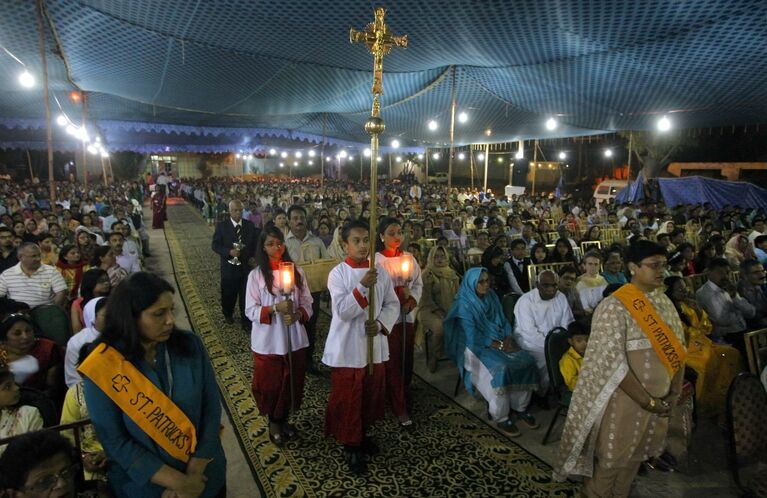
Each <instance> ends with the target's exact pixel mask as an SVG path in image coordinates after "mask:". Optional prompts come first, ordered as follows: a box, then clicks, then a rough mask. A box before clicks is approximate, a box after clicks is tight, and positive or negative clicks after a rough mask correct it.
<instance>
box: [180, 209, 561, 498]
mask: <svg viewBox="0 0 767 498" xmlns="http://www.w3.org/2000/svg"><path fill="white" fill-rule="evenodd" d="M168 218H169V222H168V223H167V224H166V237H167V240H168V244H169V245H170V250H171V256H172V259H173V264H174V269H175V273H176V279H177V281H178V287H179V289H181V292H182V295H183V299H184V302H185V304H186V306H187V309H188V312H189V316H190V319H191V321H192V325H193V327H194V329H195V331H196V332H197V333H198V334H199V335H200V336H201V337H202V339H203V341H204V343H205V345H206V346H207V348H208V351H209V352H210V356H211V360H212V362H213V367H214V369H215V371H216V375H217V380H218V383H219V386H220V388H221V391H222V395H223V400H224V405H225V407H226V409H227V410H228V411H229V413H230V415H231V416H232V419H233V426H234V428H235V430H236V431H237V433H238V434H237V436H238V438H239V440H240V444H241V445H242V448H243V450H244V453H245V454H246V456H247V458H248V459H249V460H250V464H251V467H252V469H253V474H254V476H256V479H257V481H258V484H259V487H261V488H262V490H263V492H264V495H265V496H269V497H300V496H308V497H315V496H316V497H322V496H329V497H336V496H338V497H341V496H344V497H357V496H359V497H362V496H387V497H397V496H401V497H405V496H407V497H439V496H444V497H451V498H452V497H483V498H484V497H491V496H504V497H507V496H514V497H539V496H540V497H544V496H546V497H550V496H554V497H565V496H574V493H575V490H576V486H575V485H574V484H572V483H552V482H551V481H550V478H549V476H550V475H551V469H550V468H549V467H548V466H547V465H546V464H545V463H543V462H542V461H541V460H539V459H538V458H536V457H535V456H533V455H531V454H530V453H528V452H527V451H526V450H524V449H522V448H521V447H519V446H517V445H516V444H514V443H513V442H511V441H509V440H508V438H506V437H503V436H501V435H500V434H499V433H498V432H496V431H495V430H494V429H493V428H491V427H489V426H488V425H487V424H486V423H485V422H484V421H482V420H480V419H478V418H477V417H475V416H474V415H473V414H471V413H469V412H468V411H466V410H465V409H464V408H462V407H461V406H459V405H458V404H456V403H455V402H454V401H453V400H452V399H451V398H449V397H447V396H444V395H443V394H442V393H440V392H439V391H437V390H436V389H434V388H433V387H432V386H430V385H429V384H427V383H426V382H424V381H423V380H422V379H420V378H418V377H416V379H415V382H414V385H413V391H414V399H415V406H414V410H415V420H416V422H417V423H418V430H417V431H415V432H414V433H411V434H409V433H403V432H402V431H401V430H400V429H399V427H398V425H397V424H396V423H395V421H394V420H393V419H389V420H387V421H386V422H385V423H382V424H380V425H378V426H377V427H376V428H375V431H374V433H373V437H374V438H375V440H376V441H377V442H378V443H379V446H381V450H382V451H381V454H379V455H377V456H376V457H375V458H374V459H373V461H372V462H371V464H370V465H369V472H368V475H367V476H366V477H365V478H359V477H355V476H353V475H351V474H350V473H348V472H347V470H346V465H345V463H344V459H343V455H342V450H341V447H340V446H339V445H338V444H337V443H336V442H335V441H333V440H329V439H325V438H324V436H323V432H322V429H323V421H324V414H325V405H326V402H327V396H328V392H329V388H330V381H329V379H327V378H324V377H319V378H318V377H312V376H309V377H308V378H307V385H306V400H305V404H304V407H303V409H302V410H301V412H300V413H299V414H297V416H296V418H295V422H296V425H297V426H298V428H299V430H300V431H301V433H302V438H301V439H300V440H299V441H296V442H291V443H289V444H288V445H287V446H286V447H284V448H282V449H278V448H276V447H275V446H274V445H272V444H271V443H270V442H269V438H268V431H267V426H266V425H267V424H266V423H265V420H264V418H263V417H260V416H259V414H258V410H257V409H256V405H255V402H254V400H253V397H252V395H251V393H250V378H251V369H252V364H251V357H250V350H249V338H248V335H247V334H246V333H244V332H242V331H241V330H240V329H239V327H238V326H229V325H226V324H225V323H224V320H223V316H222V315H221V312H220V308H219V292H220V290H219V269H218V258H217V257H215V256H214V254H213V252H212V251H211V249H210V241H211V235H212V230H211V228H209V227H207V226H205V224H204V223H203V222H202V218H201V217H200V216H199V215H198V214H197V213H196V212H195V210H194V209H193V208H191V207H190V206H188V205H171V206H168ZM328 325H329V320H328V317H327V316H326V315H323V316H322V317H320V321H319V324H318V327H319V330H320V338H318V342H319V344H318V347H317V351H318V354H320V353H321V351H322V348H323V343H324V337H325V335H326V331H327V327H328Z"/></svg>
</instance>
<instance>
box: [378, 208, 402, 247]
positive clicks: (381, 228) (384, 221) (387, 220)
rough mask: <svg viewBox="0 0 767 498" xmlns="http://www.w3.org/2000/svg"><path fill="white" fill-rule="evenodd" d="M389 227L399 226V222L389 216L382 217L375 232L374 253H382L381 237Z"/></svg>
mask: <svg viewBox="0 0 767 498" xmlns="http://www.w3.org/2000/svg"><path fill="white" fill-rule="evenodd" d="M391 225H399V220H398V219H397V218H393V217H391V216H384V217H383V218H381V220H380V221H379V222H378V229H377V230H376V252H378V251H383V249H384V243H383V240H381V237H383V234H384V232H385V231H386V229H387V228H389V227H390V226H391Z"/></svg>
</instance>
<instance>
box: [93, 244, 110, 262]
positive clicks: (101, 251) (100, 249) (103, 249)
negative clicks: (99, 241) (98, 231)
mask: <svg viewBox="0 0 767 498" xmlns="http://www.w3.org/2000/svg"><path fill="white" fill-rule="evenodd" d="M111 250H112V247H111V246H96V249H94V250H93V257H92V258H91V266H101V258H103V257H104V256H106V255H107V253H108V252H109V251H111Z"/></svg>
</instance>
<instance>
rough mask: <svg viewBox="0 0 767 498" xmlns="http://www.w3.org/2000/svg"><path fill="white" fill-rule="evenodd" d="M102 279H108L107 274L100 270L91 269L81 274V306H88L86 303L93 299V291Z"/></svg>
mask: <svg viewBox="0 0 767 498" xmlns="http://www.w3.org/2000/svg"><path fill="white" fill-rule="evenodd" d="M102 277H107V278H109V274H108V273H107V272H105V271H104V270H102V269H101V268H91V269H90V270H88V271H86V272H85V273H83V279H82V281H81V282H80V295H81V296H82V297H83V302H82V303H81V306H85V305H86V304H88V301H90V300H91V299H93V298H94V297H95V296H94V295H93V291H94V289H95V288H96V285H97V284H98V283H99V279H101V278H102Z"/></svg>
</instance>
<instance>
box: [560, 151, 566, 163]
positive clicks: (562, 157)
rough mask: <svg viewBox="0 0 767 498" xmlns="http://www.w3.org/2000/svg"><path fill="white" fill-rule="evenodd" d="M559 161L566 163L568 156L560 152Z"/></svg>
mask: <svg viewBox="0 0 767 498" xmlns="http://www.w3.org/2000/svg"><path fill="white" fill-rule="evenodd" d="M559 159H560V160H561V161H564V160H565V159H567V154H565V153H564V152H560V153H559Z"/></svg>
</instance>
